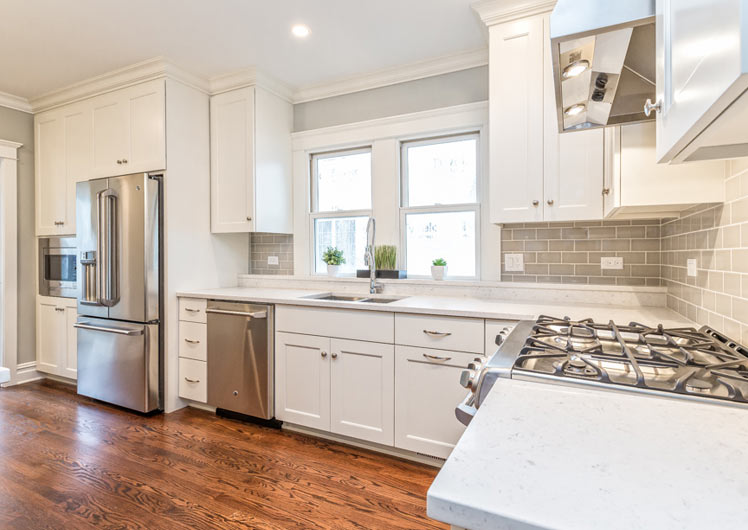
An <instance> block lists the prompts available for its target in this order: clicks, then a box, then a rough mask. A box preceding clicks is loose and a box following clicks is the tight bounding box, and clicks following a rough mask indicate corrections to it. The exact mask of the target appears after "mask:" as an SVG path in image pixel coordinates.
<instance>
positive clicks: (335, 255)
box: [322, 247, 345, 265]
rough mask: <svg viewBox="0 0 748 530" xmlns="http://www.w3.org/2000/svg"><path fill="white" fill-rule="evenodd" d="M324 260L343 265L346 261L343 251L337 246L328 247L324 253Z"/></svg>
mask: <svg viewBox="0 0 748 530" xmlns="http://www.w3.org/2000/svg"><path fill="white" fill-rule="evenodd" d="M322 261H324V262H325V263H327V264H328V265H342V264H343V263H345V258H344V257H343V251H342V250H340V249H339V248H337V247H327V250H325V252H324V254H322Z"/></svg>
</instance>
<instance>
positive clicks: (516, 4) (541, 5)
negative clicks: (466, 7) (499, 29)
mask: <svg viewBox="0 0 748 530" xmlns="http://www.w3.org/2000/svg"><path fill="white" fill-rule="evenodd" d="M555 5H556V0H531V1H528V0H479V1H478V2H475V3H474V4H472V5H471V6H470V7H472V8H473V11H475V12H476V13H478V16H480V18H481V20H482V21H483V22H484V23H485V24H486V26H493V25H494V24H501V23H503V22H511V21H513V20H517V19H520V18H525V17H531V16H533V15H541V14H543V13H548V12H549V11H553V8H554V7H555Z"/></svg>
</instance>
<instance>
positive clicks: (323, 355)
mask: <svg viewBox="0 0 748 530" xmlns="http://www.w3.org/2000/svg"><path fill="white" fill-rule="evenodd" d="M320 355H322V358H323V359H324V358H325V357H327V352H326V351H323V352H322V353H321V354H320Z"/></svg>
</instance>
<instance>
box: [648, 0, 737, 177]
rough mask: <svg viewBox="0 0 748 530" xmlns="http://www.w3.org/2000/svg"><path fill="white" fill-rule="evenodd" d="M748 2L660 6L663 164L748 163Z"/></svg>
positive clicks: (668, 1)
mask: <svg viewBox="0 0 748 530" xmlns="http://www.w3.org/2000/svg"><path fill="white" fill-rule="evenodd" d="M747 10H748V0H686V1H684V0H657V17H656V35H657V36H656V57H657V103H658V104H659V110H658V113H657V160H658V161H659V162H684V161H686V162H687V161H694V160H707V159H724V158H733V157H738V156H748V128H747V127H745V123H746V121H747V120H748V94H746V93H745V91H746V89H747V88H748V28H747V27H746V25H745V13H746V12H747Z"/></svg>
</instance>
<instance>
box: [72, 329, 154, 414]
mask: <svg viewBox="0 0 748 530" xmlns="http://www.w3.org/2000/svg"><path fill="white" fill-rule="evenodd" d="M75 327H76V328H77V330H78V394H81V395H83V396H88V397H92V398H94V399H98V400H101V401H106V402H107V403H112V404H114V405H119V406H121V407H125V408H128V409H132V410H136V411H139V412H151V411H154V410H158V409H162V408H163V407H162V403H161V392H160V384H161V382H160V377H159V325H158V324H133V323H129V322H119V321H115V320H109V319H103V318H91V317H84V316H79V317H78V321H77V322H76V324H75Z"/></svg>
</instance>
